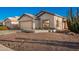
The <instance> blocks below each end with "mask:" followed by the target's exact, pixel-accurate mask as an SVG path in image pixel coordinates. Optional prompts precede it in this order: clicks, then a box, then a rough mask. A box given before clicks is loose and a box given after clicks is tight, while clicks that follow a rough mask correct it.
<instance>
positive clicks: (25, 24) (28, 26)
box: [20, 21, 32, 30]
mask: <svg viewBox="0 0 79 59" xmlns="http://www.w3.org/2000/svg"><path fill="white" fill-rule="evenodd" d="M20 27H21V29H24V30H25V29H32V21H27V22H20Z"/></svg>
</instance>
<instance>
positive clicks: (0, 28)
mask: <svg viewBox="0 0 79 59" xmlns="http://www.w3.org/2000/svg"><path fill="white" fill-rule="evenodd" d="M0 30H9V28H8V27H6V26H0Z"/></svg>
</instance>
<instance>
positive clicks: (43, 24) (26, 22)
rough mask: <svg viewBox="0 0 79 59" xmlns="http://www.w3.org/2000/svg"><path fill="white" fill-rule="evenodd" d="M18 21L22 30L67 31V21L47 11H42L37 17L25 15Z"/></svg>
mask: <svg viewBox="0 0 79 59" xmlns="http://www.w3.org/2000/svg"><path fill="white" fill-rule="evenodd" d="M18 20H19V27H20V29H21V30H37V29H38V30H39V29H41V30H49V29H51V30H52V29H56V30H59V31H63V30H67V20H66V18H65V17H63V16H60V15H57V14H54V13H50V12H47V11H41V12H40V13H38V14H36V15H35V16H34V15H32V14H23V15H22V16H21V17H20V18H19V19H18Z"/></svg>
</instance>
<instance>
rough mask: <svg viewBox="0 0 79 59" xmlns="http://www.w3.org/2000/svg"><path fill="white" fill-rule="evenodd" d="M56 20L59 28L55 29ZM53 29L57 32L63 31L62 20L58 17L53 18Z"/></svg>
mask: <svg viewBox="0 0 79 59" xmlns="http://www.w3.org/2000/svg"><path fill="white" fill-rule="evenodd" d="M57 20H58V22H59V26H58V27H57V26H56V24H57ZM54 27H55V28H56V29H58V30H63V18H61V17H58V16H54Z"/></svg>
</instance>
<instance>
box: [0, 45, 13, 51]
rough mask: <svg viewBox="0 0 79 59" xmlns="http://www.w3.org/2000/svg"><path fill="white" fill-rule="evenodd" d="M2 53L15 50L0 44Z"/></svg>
mask: <svg viewBox="0 0 79 59" xmlns="http://www.w3.org/2000/svg"><path fill="white" fill-rule="evenodd" d="M0 51H13V50H12V49H10V48H7V47H5V46H3V45H1V44H0Z"/></svg>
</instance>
